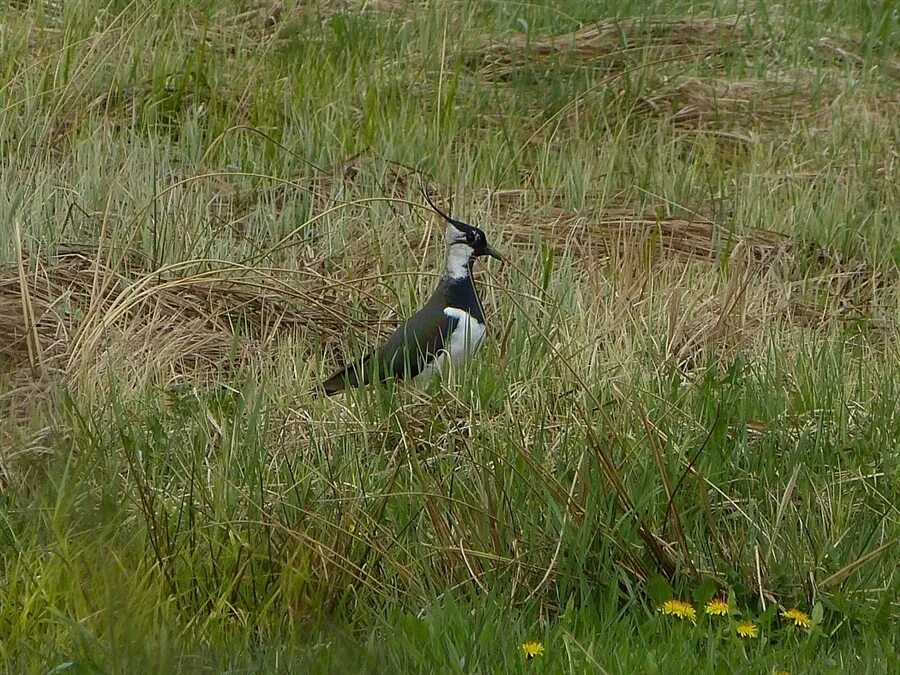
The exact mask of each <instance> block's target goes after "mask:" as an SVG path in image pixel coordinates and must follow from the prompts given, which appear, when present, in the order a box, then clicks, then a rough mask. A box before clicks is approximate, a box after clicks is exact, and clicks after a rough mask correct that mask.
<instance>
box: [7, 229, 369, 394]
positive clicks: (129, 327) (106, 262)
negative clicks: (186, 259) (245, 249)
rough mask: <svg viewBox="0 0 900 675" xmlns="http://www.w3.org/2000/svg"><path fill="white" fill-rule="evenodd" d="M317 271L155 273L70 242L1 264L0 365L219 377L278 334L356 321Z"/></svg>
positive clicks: (67, 372)
mask: <svg viewBox="0 0 900 675" xmlns="http://www.w3.org/2000/svg"><path fill="white" fill-rule="evenodd" d="M343 295H344V291H342V290H341V289H340V285H335V284H330V283H328V282H327V280H324V279H323V278H322V277H321V275H320V273H319V272H317V271H315V270H300V271H294V272H292V273H290V274H289V273H287V272H286V271H278V270H270V269H261V268H244V267H241V266H239V265H232V266H229V265H227V264H224V265H222V266H220V267H219V268H212V269H206V270H201V271H197V264H192V263H184V264H180V265H171V266H168V267H166V268H162V269H152V268H151V266H150V265H149V264H148V263H147V261H146V260H145V259H143V258H142V257H141V256H140V255H138V254H136V253H134V252H130V251H120V252H109V251H105V250H101V249H98V248H97V247H96V246H92V245H72V246H67V247H65V248H62V249H60V250H59V251H57V252H56V253H55V254H53V255H51V256H43V257H39V256H25V257H23V260H21V261H20V264H13V265H7V266H5V267H2V268H0V367H2V368H3V369H4V370H5V371H6V372H8V373H13V374H14V375H19V376H22V375H25V374H29V376H30V377H32V378H35V379H39V378H42V377H46V376H50V377H53V376H57V377H59V376H62V377H72V376H74V375H75V374H76V373H79V372H81V373H83V372H85V371H90V372H92V373H93V374H94V375H98V374H102V373H103V372H104V369H105V368H107V367H109V366H110V364H111V363H115V364H116V367H117V369H121V370H122V371H124V372H121V373H118V374H119V375H120V376H121V375H124V374H131V375H132V376H133V377H137V376H139V374H140V373H144V372H146V371H147V368H148V365H151V364H152V365H153V366H154V368H152V370H155V371H156V372H157V373H159V374H162V375H163V379H164V380H165V381H169V382H171V383H176V382H178V381H180V380H182V379H183V378H187V377H190V378H191V380H192V381H195V380H198V379H199V380H205V379H209V380H212V379H215V378H217V377H220V376H223V375H224V374H226V373H227V372H232V371H234V370H235V369H238V368H241V367H243V366H246V365H248V364H249V363H250V362H252V361H254V360H257V359H259V358H261V353H262V349H263V345H264V344H265V342H266V341H268V340H272V339H274V337H275V336H277V334H278V333H279V332H280V331H283V330H285V329H291V330H296V331H300V332H302V334H303V335H304V336H306V339H308V340H309V341H310V342H311V343H316V342H320V343H321V342H325V341H328V340H335V339H336V338H337V337H338V336H340V335H341V334H342V333H343V331H345V330H346V329H347V327H348V325H353V324H354V323H355V322H354V320H353V319H352V318H351V317H350V315H349V312H347V311H346V310H344V309H342V307H341V298H342V297H343Z"/></svg>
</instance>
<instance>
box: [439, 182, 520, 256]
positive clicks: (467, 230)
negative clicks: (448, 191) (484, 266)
mask: <svg viewBox="0 0 900 675" xmlns="http://www.w3.org/2000/svg"><path fill="white" fill-rule="evenodd" d="M422 194H423V195H424V196H425V201H427V202H428V205H429V206H430V207H431V208H432V209H434V212H435V213H437V214H438V215H439V216H440V217H441V218H443V219H444V220H446V221H447V234H446V240H447V247H448V248H449V249H450V251H451V253H452V252H454V249H456V248H457V247H460V249H463V250H464V252H465V253H466V258H467V259H468V258H479V257H481V256H484V255H489V256H491V257H492V258H496V259H497V260H500V261H502V260H503V257H502V256H501V255H500V254H499V253H497V251H496V250H494V249H493V248H492V247H491V245H490V244H488V241H487V237H486V236H485V234H484V232H483V231H482V230H480V229H479V228H477V227H475V226H474V225H469V224H468V223H464V222H462V221H461V220H456V219H455V218H451V217H450V216H448V215H447V214H446V213H444V212H443V211H441V210H440V209H439V208H438V207H437V206H435V204H434V202H432V201H431V198H430V197H429V196H428V193H427V192H426V191H425V188H424V187H423V188H422Z"/></svg>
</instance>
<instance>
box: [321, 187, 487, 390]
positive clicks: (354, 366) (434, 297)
mask: <svg viewBox="0 0 900 675" xmlns="http://www.w3.org/2000/svg"><path fill="white" fill-rule="evenodd" d="M422 195H423V196H424V197H425V201H427V202H428V205H429V206H430V207H431V208H432V209H433V210H434V211H435V213H437V214H438V215H439V216H441V218H443V219H444V220H445V221H447V227H446V231H445V235H444V238H445V243H446V246H447V258H446V266H445V267H444V273H443V275H442V276H441V279H440V281H439V282H438V285H437V288H435V290H434V292H433V293H432V294H431V297H430V298H429V299H428V301H427V302H426V303H425V305H424V306H423V307H422V308H421V309H420V310H419V311H418V312H416V313H415V314H413V315H412V316H411V317H409V319H407V321H406V322H405V323H403V325H401V326H400V327H399V328H397V330H395V331H394V333H393V334H392V335H391V336H390V337H389V338H388V339H387V341H386V342H385V343H384V344H383V345H381V347H379V348H378V349H376V350H375V351H374V352H372V353H370V354H368V355H366V356H365V357H363V358H362V359H359V360H358V361H354V362H352V363H350V364H347V365H345V366H344V367H343V368H341V369H340V370H339V371H338V372H336V373H335V374H334V375H332V376H331V377H329V378H328V379H327V380H325V381H324V382H322V383H321V384H320V389H321V390H324V392H325V393H326V394H327V395H329V396H331V395H334V394H338V393H340V392H342V391H345V390H346V389H347V388H348V387H362V386H367V385H370V384H373V383H374V382H376V381H380V382H383V381H386V380H389V379H392V378H395V379H406V378H409V379H413V381H415V382H417V383H420V384H424V383H427V382H428V381H429V380H430V379H431V378H432V377H433V376H434V375H435V374H436V373H438V372H442V371H443V369H444V368H446V367H447V364H450V365H451V367H453V368H458V367H459V366H461V365H462V364H464V363H465V362H466V361H468V360H469V358H470V357H471V356H472V355H473V354H474V353H475V351H476V350H477V349H478V347H479V346H481V343H482V342H483V341H484V336H485V333H486V328H485V320H484V309H483V308H482V306H481V300H480V298H479V297H478V289H477V288H475V279H474V278H473V276H472V269H473V267H474V265H475V261H476V260H477V259H478V258H481V257H483V256H490V257H491V258H495V259H496V260H499V261H501V262H502V261H503V257H502V256H501V255H500V254H499V253H498V252H497V251H496V250H495V249H494V248H493V247H491V245H490V244H488V241H487V237H486V235H485V233H484V232H483V231H482V230H480V229H479V228H477V227H475V226H474V225H470V224H469V223H465V222H463V221H461V220H456V219H455V218H451V217H450V216H449V215H447V214H446V213H444V212H443V211H441V210H440V209H439V208H438V207H437V206H435V204H434V202H432V201H431V198H430V197H429V196H428V192H427V191H426V190H425V189H424V188H423V189H422Z"/></svg>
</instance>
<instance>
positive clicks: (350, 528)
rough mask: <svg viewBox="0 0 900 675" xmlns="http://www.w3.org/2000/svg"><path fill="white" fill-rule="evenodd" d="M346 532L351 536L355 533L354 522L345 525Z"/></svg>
mask: <svg viewBox="0 0 900 675" xmlns="http://www.w3.org/2000/svg"><path fill="white" fill-rule="evenodd" d="M347 532H349V533H350V534H353V533H354V532H356V523H354V522H350V523H347Z"/></svg>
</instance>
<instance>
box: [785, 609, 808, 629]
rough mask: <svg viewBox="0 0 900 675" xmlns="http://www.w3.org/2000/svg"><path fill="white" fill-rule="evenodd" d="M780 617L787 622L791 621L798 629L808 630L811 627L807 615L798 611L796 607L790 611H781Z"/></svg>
mask: <svg viewBox="0 0 900 675" xmlns="http://www.w3.org/2000/svg"><path fill="white" fill-rule="evenodd" d="M781 616H782V618H785V619H787V620H788V621H793V622H794V625H795V626H797V627H798V628H809V627H810V626H811V625H812V621H811V620H810V618H809V614H807V613H806V612H802V611H800V610H799V609H797V608H796V607H792V608H791V609H787V610H785V611H783V612H782V613H781Z"/></svg>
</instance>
